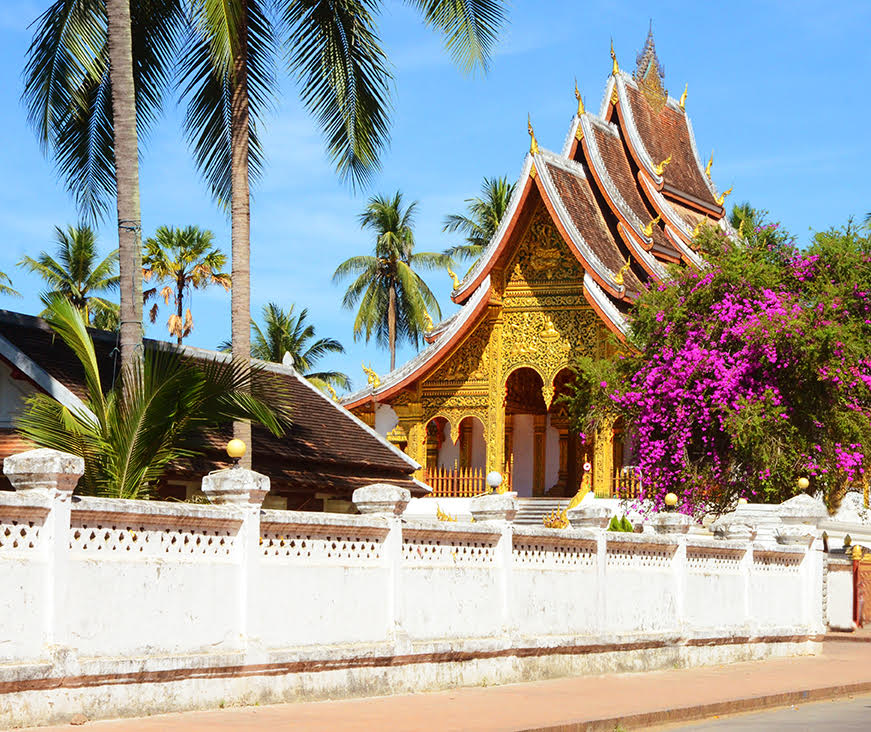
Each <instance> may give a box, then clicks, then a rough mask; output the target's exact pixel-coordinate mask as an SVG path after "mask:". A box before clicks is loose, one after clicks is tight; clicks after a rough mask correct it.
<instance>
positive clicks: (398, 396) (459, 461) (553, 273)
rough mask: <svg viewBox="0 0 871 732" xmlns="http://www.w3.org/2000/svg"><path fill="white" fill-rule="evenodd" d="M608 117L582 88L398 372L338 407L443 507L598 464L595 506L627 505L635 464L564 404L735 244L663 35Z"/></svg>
mask: <svg viewBox="0 0 871 732" xmlns="http://www.w3.org/2000/svg"><path fill="white" fill-rule="evenodd" d="M611 59H612V63H611V66H612V68H611V74H610V76H609V78H608V82H607V84H606V87H605V94H604V98H603V101H602V104H601V106H600V108H599V110H598V113H595V112H589V111H587V110H586V108H585V105H584V101H583V98H582V96H581V94H580V93H579V91H578V89H577V88H575V99H576V103H577V113H576V114H575V116H574V117H573V119H572V121H571V124H570V126H569V130H568V134H567V136H566V141H565V144H564V145H563V147H562V150H561V151H560V152H552V151H550V150H547V149H545V148H543V147H541V146H540V144H539V141H538V140H537V139H536V136H535V131H534V129H533V124H532V121H529V123H528V131H529V136H530V149H529V153H528V155H527V156H526V159H525V161H524V164H523V168H522V171H521V174H520V178H519V179H518V182H517V185H516V188H515V192H514V196H513V198H512V200H511V204H510V206H509V209H508V211H507V212H506V214H505V216H504V218H503V220H502V222H501V225H500V227H499V229H498V231H497V232H496V234H495V236H494V237H493V239H492V240H491V241H490V243H489V245H488V246H487V247H486V249H485V251H484V253H483V255H482V256H481V258H480V259H479V260H478V261H477V262H476V263H475V265H474V266H473V267H472V269H471V270H470V271H469V272H468V273H467V274H466V275H465V277H464V278H463V279H462V281H459V280H458V279H456V278H455V282H454V289H453V292H452V294H451V298H452V299H453V301H454V302H455V303H457V304H459V305H460V306H461V307H460V309H459V311H458V312H457V313H455V314H454V315H452V316H451V317H449V318H447V319H446V320H444V321H443V322H441V323H438V324H436V325H434V326H433V328H432V329H431V330H430V331H429V332H428V333H427V336H426V341H427V344H428V345H427V347H426V348H424V349H423V350H422V351H421V352H420V353H419V354H418V355H417V356H416V357H415V358H413V359H412V360H410V361H409V362H408V363H406V364H404V365H403V366H401V367H400V368H398V369H396V370H394V371H392V372H391V373H389V374H386V375H383V376H380V377H379V376H377V375H375V374H374V373H370V375H369V383H368V385H367V387H366V388H365V389H363V390H361V391H358V392H356V393H354V394H351V395H349V396H348V397H346V398H345V399H344V400H343V402H344V404H345V406H346V407H348V408H349V409H350V410H351V411H352V412H353V413H354V414H356V415H357V416H358V417H360V418H361V419H363V420H364V421H366V422H367V423H368V424H369V425H371V426H373V427H374V428H375V429H376V430H377V431H378V432H380V433H381V434H384V435H386V436H387V437H388V439H389V440H390V441H391V442H393V443H394V444H396V445H397V446H399V447H400V448H401V449H403V450H405V451H406V452H407V453H408V454H409V455H410V456H411V457H412V458H414V459H415V460H416V461H417V462H418V463H420V465H421V466H422V468H421V470H420V471H419V472H418V478H419V479H420V480H422V481H424V482H426V483H427V484H429V485H430V486H432V487H433V489H434V492H435V493H436V494H437V495H439V494H440V495H474V494H475V493H480V492H482V491H483V490H486V485H485V476H486V475H487V473H488V472H490V471H498V472H499V473H501V474H502V475H503V476H504V477H505V481H506V484H507V486H508V487H510V489H511V490H514V491H517V493H518V495H520V496H544V495H550V496H571V495H574V494H575V493H576V492H577V490H578V486H579V485H580V480H581V476H582V474H583V473H584V472H585V471H584V467H585V466H584V464H585V463H589V468H590V470H589V472H590V474H591V479H592V486H593V489H594V491H595V492H596V494H597V495H612V494H615V493H619V490H620V487H621V476H622V475H623V474H624V471H623V468H624V466H632V465H633V464H634V456H633V449H632V444H631V441H630V440H628V439H626V438H624V436H623V432H622V430H621V426H620V425H619V424H615V425H608V426H606V427H605V428H602V429H600V430H599V432H598V434H595V435H585V436H583V437H581V436H579V435H578V434H577V433H575V432H574V430H572V429H570V426H569V421H568V417H567V415H566V412H565V408H564V407H563V406H562V405H561V403H560V401H559V399H558V398H557V397H558V396H559V395H560V394H561V393H563V392H564V391H565V390H566V388H567V387H568V384H569V383H570V381H571V379H572V371H571V366H572V364H573V363H575V362H576V361H577V359H578V358H579V357H580V356H583V355H590V356H603V355H605V356H607V355H609V354H611V353H612V352H613V350H614V346H613V345H612V344H613V343H614V339H613V338H611V337H610V335H611V334H616V336H617V338H618V339H623V338H625V335H626V334H627V332H628V324H627V321H626V313H627V312H628V309H629V308H630V306H631V305H632V303H633V302H635V300H637V299H638V297H639V296H640V294H641V293H642V292H643V291H644V290H645V289H646V288H648V287H650V286H651V284H653V283H656V282H657V281H659V280H660V279H662V278H663V277H665V276H666V274H665V268H664V266H665V265H667V264H673V263H683V264H685V265H687V266H691V267H699V266H702V260H701V258H700V256H699V254H698V253H697V252H696V250H695V249H694V247H693V238H694V235H695V234H696V233H697V232H698V230H699V229H700V227H702V226H706V225H711V226H718V227H722V228H723V229H724V230H728V229H729V225H728V222H727V220H726V219H725V209H724V207H723V203H724V200H725V197H726V195H728V193H729V192H728V191H726V192H725V193H720V192H719V191H718V190H717V188H716V186H715V185H714V183H713V182H712V180H711V166H712V163H713V158H711V159H710V160H708V162H707V164H706V165H705V164H704V163H702V161H701V159H700V157H699V154H698V150H697V149H696V143H695V139H694V136H693V129H692V125H691V123H690V119H689V116H688V114H687V111H686V106H687V89H686V87H684V89H683V93H682V94H680V96H679V97H678V98H675V97H672V96H669V94H668V91H667V90H666V88H665V73H664V70H663V67H662V65H661V64H660V62H659V59H658V58H657V55H656V48H655V44H654V39H653V34H652V33H649V34H648V37H647V41H646V43H645V45H644V48H643V49H642V51H641V53H639V54H638V57H637V59H636V67H635V70H634V72H632V73H627V72H626V71H624V70H623V69H622V68H621V67H620V65H619V63H618V60H617V57H616V55H615V53H614V50H613V47H612V49H611Z"/></svg>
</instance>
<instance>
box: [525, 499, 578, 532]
mask: <svg viewBox="0 0 871 732" xmlns="http://www.w3.org/2000/svg"><path fill="white" fill-rule="evenodd" d="M570 500H571V498H518V499H517V516H516V517H515V518H514V523H515V524H521V525H523V526H539V527H541V526H544V524H543V523H542V519H543V518H544V517H545V516H546V515H547V514H549V513H550V512H551V511H555V510H561V509H563V508H565V507H566V506H568V505H569V501H570Z"/></svg>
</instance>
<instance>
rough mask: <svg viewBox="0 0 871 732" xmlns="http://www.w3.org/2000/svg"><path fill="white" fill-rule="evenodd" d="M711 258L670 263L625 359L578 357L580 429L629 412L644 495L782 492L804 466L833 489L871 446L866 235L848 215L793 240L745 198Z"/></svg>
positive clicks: (815, 483)
mask: <svg viewBox="0 0 871 732" xmlns="http://www.w3.org/2000/svg"><path fill="white" fill-rule="evenodd" d="M733 223H734V224H735V226H736V228H739V231H740V236H739V237H738V238H731V239H730V238H729V237H727V236H726V235H725V234H724V233H723V232H722V231H721V230H720V229H719V228H715V227H713V226H710V227H706V228H705V229H703V230H702V232H701V233H700V235H699V237H698V238H697V240H696V242H695V244H696V245H697V246H698V247H699V250H700V252H702V253H703V254H704V256H705V259H706V261H707V263H708V266H707V267H706V268H705V269H703V270H701V271H697V270H695V269H692V268H688V267H683V268H675V269H674V270H673V271H672V272H671V276H672V279H670V280H669V281H668V282H664V283H662V284H659V285H655V286H654V287H653V288H652V289H651V291H650V292H648V293H645V294H644V295H643V297H642V298H641V299H640V300H639V302H638V304H637V305H636V306H635V307H634V309H633V312H632V313H631V322H632V335H631V338H630V342H629V343H628V344H623V345H622V346H618V355H617V358H612V359H609V360H605V361H592V360H589V359H585V360H583V361H582V362H581V363H579V364H578V365H577V368H576V371H577V379H576V381H575V389H574V393H573V395H572V396H571V397H569V399H568V404H569V408H570V412H571V414H572V415H573V418H574V421H575V424H576V426H577V428H578V430H579V431H582V432H587V433H589V432H590V431H591V430H595V429H596V428H597V427H601V426H602V425H603V424H604V423H605V422H606V421H610V420H613V419H615V418H622V420H623V422H624V425H625V428H626V431H627V432H628V433H631V434H632V435H633V441H634V443H635V453H636V455H637V458H636V462H637V465H638V468H639V470H640V474H641V480H642V486H643V488H644V491H645V497H647V498H650V499H652V501H653V503H654V508H659V507H661V505H662V500H663V498H664V496H665V494H666V493H668V492H670V491H673V492H674V493H676V494H677V495H678V496H679V498H680V503H679V507H680V509H681V510H683V511H684V512H687V513H700V512H704V511H707V510H722V509H724V508H726V507H728V506H729V505H731V504H733V503H734V501H735V500H737V498H739V497H746V498H747V499H748V500H750V501H757V502H774V501H777V502H779V501H782V500H784V499H786V498H788V497H790V496H791V495H794V494H795V493H796V492H797V491H798V488H797V480H798V478H800V477H807V478H808V479H809V481H810V486H811V490H813V491H822V493H823V494H824V495H825V497H826V499H827V501H828V502H829V503H830V505H832V504H836V503H837V502H838V501H839V500H840V498H841V496H842V495H843V492H844V491H845V490H848V489H850V488H856V487H860V486H861V485H862V484H863V483H864V480H865V470H866V469H867V468H868V467H869V457H871V420H869V417H871V240H869V237H868V236H865V235H863V233H862V232H860V231H858V230H857V229H856V228H855V227H853V226H852V225H850V226H847V227H846V228H844V229H840V230H832V231H828V232H825V233H820V234H817V235H816V236H815V237H814V238H813V241H812V243H811V245H810V247H809V248H808V249H807V250H806V251H800V250H799V249H797V248H796V247H795V246H794V244H793V242H792V240H791V239H790V237H789V236H788V235H787V234H785V233H784V232H782V231H781V230H780V228H779V227H778V226H777V225H776V224H766V223H765V222H764V220H763V217H762V215H760V213H759V212H756V211H754V210H752V209H750V208H749V207H747V206H743V207H740V208H738V209H736V211H735V212H733Z"/></svg>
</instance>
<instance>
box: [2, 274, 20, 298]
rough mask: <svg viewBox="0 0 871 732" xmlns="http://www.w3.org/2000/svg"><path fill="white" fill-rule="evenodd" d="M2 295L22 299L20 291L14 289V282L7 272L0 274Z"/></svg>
mask: <svg viewBox="0 0 871 732" xmlns="http://www.w3.org/2000/svg"><path fill="white" fill-rule="evenodd" d="M0 295H14V296H15V297H21V293H20V292H18V290H13V289H12V280H10V279H9V275H8V274H6V273H5V272H0Z"/></svg>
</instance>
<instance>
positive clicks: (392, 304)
mask: <svg viewBox="0 0 871 732" xmlns="http://www.w3.org/2000/svg"><path fill="white" fill-rule="evenodd" d="M387 339H388V341H389V344H390V370H391V371H393V369H394V368H395V367H396V286H395V285H390V300H389V301H388V303H387Z"/></svg>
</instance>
